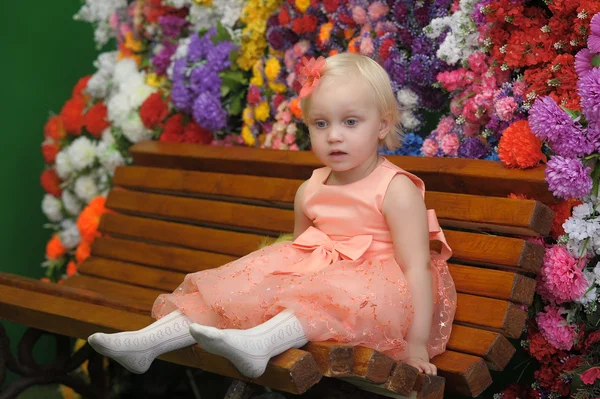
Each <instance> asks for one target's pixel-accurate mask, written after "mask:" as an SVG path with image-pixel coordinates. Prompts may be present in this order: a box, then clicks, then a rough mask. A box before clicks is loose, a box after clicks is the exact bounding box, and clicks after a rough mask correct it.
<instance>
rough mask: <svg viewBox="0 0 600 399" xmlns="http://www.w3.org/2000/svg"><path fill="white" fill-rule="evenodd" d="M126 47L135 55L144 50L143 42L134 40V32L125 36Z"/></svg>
mask: <svg viewBox="0 0 600 399" xmlns="http://www.w3.org/2000/svg"><path fill="white" fill-rule="evenodd" d="M125 47H126V48H128V49H129V50H131V51H133V52H135V53H139V52H140V51H142V50H143V49H144V45H143V44H142V42H141V41H139V40H135V39H134V38H133V32H127V33H126V34H125Z"/></svg>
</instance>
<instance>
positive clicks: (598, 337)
mask: <svg viewBox="0 0 600 399" xmlns="http://www.w3.org/2000/svg"><path fill="white" fill-rule="evenodd" d="M598 341H600V330H596V331H594V332H592V333H590V335H588V336H587V338H586V340H585V350H586V351H590V350H591V346H592V345H593V344H595V343H596V342H598Z"/></svg>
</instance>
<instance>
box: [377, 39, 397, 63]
mask: <svg viewBox="0 0 600 399" xmlns="http://www.w3.org/2000/svg"><path fill="white" fill-rule="evenodd" d="M394 44H395V41H394V39H385V40H384V41H383V42H382V43H381V47H380V48H379V57H380V58H381V61H385V60H387V59H388V58H389V56H390V50H391V49H392V47H393V46H394Z"/></svg>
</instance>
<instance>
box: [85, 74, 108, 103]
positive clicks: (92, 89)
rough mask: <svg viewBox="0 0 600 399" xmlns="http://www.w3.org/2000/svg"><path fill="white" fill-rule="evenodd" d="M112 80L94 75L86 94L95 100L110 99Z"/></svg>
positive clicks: (89, 81)
mask: <svg viewBox="0 0 600 399" xmlns="http://www.w3.org/2000/svg"><path fill="white" fill-rule="evenodd" d="M109 84H110V80H109V79H108V78H107V77H106V76H104V75H101V74H98V73H96V74H94V75H93V76H92V77H91V78H90V80H88V83H87V87H86V89H85V90H86V92H87V93H88V94H89V95H90V96H92V97H94V98H98V99H101V98H106V97H108V87H109Z"/></svg>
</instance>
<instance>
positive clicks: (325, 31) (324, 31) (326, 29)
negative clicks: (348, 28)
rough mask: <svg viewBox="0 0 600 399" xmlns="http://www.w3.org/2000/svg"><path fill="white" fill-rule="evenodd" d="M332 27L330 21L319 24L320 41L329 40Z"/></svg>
mask: <svg viewBox="0 0 600 399" xmlns="http://www.w3.org/2000/svg"><path fill="white" fill-rule="evenodd" d="M332 29H333V24H332V23H331V22H328V23H326V24H323V25H321V32H320V33H319V40H320V41H321V43H327V42H328V41H329V38H330V37H331V30H332Z"/></svg>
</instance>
